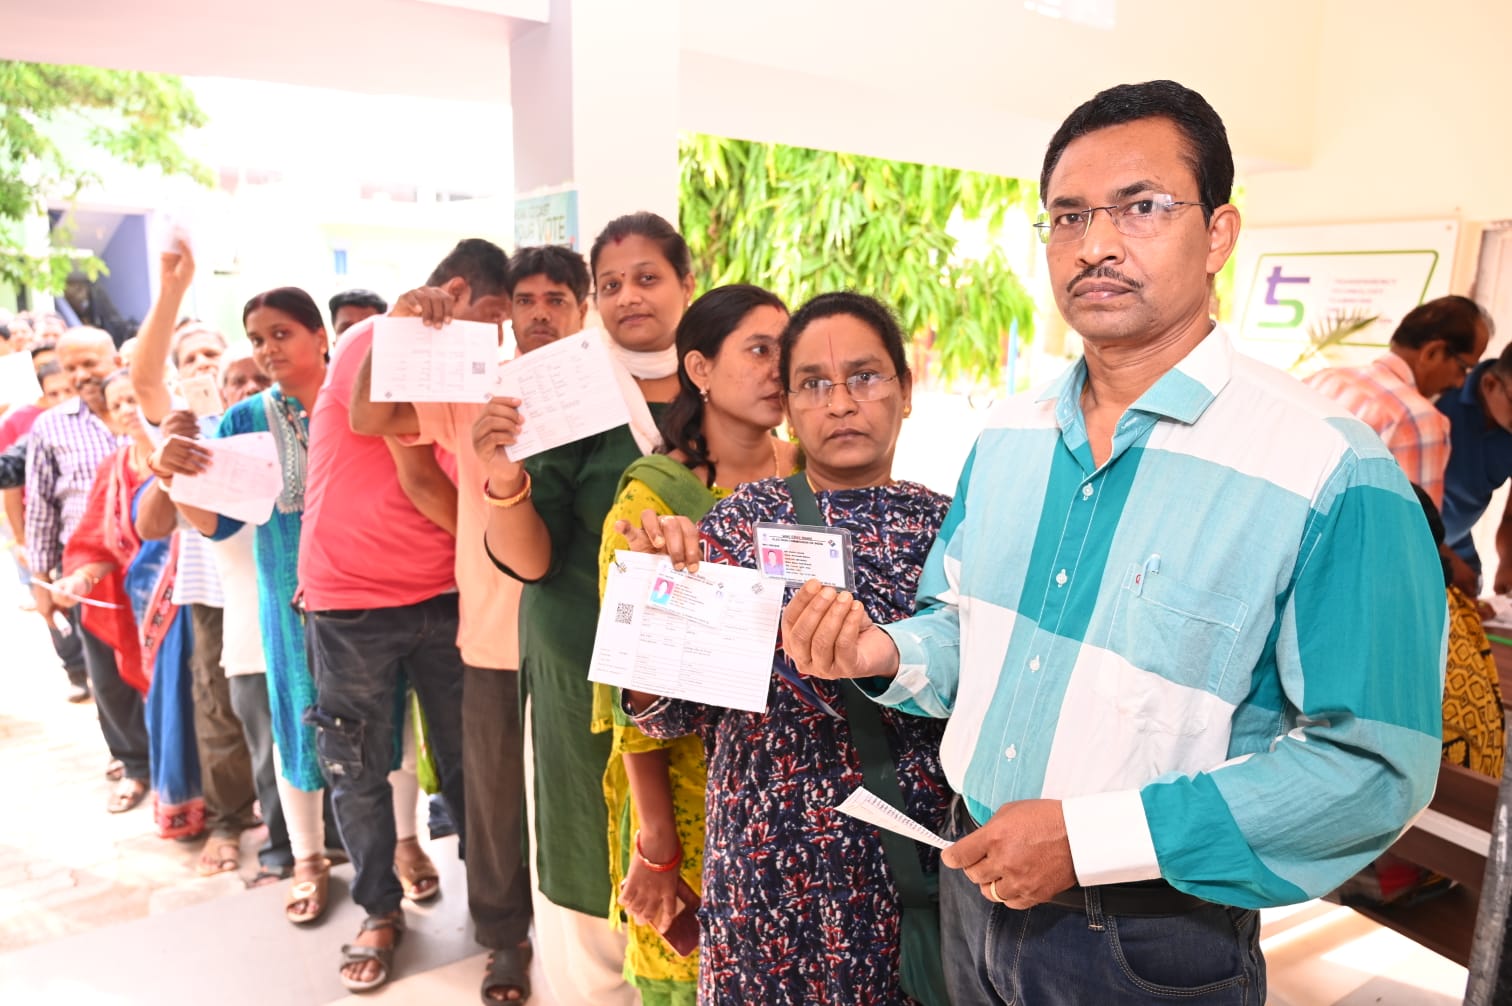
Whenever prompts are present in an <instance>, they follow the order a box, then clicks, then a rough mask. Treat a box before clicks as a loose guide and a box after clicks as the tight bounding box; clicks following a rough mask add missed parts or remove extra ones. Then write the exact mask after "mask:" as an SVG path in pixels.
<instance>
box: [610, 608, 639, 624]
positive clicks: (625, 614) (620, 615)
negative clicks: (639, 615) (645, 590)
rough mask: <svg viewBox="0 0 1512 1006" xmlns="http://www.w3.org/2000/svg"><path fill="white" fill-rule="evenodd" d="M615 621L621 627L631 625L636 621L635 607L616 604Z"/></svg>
mask: <svg viewBox="0 0 1512 1006" xmlns="http://www.w3.org/2000/svg"><path fill="white" fill-rule="evenodd" d="M614 621H615V622H616V623H617V624H619V625H630V624H631V623H632V622H634V621H635V605H633V604H616V605H615V606H614Z"/></svg>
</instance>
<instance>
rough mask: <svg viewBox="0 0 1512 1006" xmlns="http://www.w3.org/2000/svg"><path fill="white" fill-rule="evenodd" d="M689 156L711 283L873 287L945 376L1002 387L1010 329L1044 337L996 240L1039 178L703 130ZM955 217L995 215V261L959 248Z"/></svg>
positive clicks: (686, 163)
mask: <svg viewBox="0 0 1512 1006" xmlns="http://www.w3.org/2000/svg"><path fill="white" fill-rule="evenodd" d="M679 160H680V163H681V170H682V179H681V207H680V210H681V217H682V219H681V225H682V232H683V235H684V236H685V237H686V238H687V240H688V245H689V247H690V249H691V250H692V252H693V261H694V268H695V272H697V274H698V276H699V279H700V281H701V282H702V283H704V284H706V286H707V287H713V286H720V285H723V284H726V283H756V284H759V285H761V286H764V287H767V288H768V289H770V290H772V291H774V292H776V293H777V294H779V295H780V296H781V297H782V298H783V299H784V300H786V301H787V302H788V303H789V304H790V305H792V306H793V307H794V308H796V307H797V306H798V305H799V304H801V303H802V302H803V301H804V300H806V299H808V298H809V297H811V296H813V295H815V294H818V293H824V292H828V291H832V290H845V289H854V290H857V291H860V292H862V293H867V294H871V295H872V296H875V297H877V298H879V299H881V300H883V301H885V302H887V303H888V304H890V305H891V306H892V307H893V309H894V310H896V311H897V313H898V318H899V320H900V321H901V323H902V325H903V330H904V331H905V332H907V333H909V334H911V335H913V336H914V337H924V338H931V337H932V338H933V340H934V341H933V345H934V348H935V349H936V350H938V352H939V359H940V367H941V370H942V372H943V373H944V375H945V377H946V378H947V379H950V378H955V377H965V378H970V379H978V380H982V379H985V380H987V381H989V382H992V383H996V382H997V381H998V380H999V379H1000V376H1001V369H1002V365H1003V358H1004V352H1005V349H1006V346H1007V338H1008V336H1009V333H1010V332H1012V331H1014V330H1015V328H1016V331H1017V334H1018V336H1019V338H1021V339H1027V338H1028V337H1029V336H1030V335H1031V333H1032V324H1033V314H1034V301H1033V299H1032V298H1031V297H1030V295H1029V293H1028V291H1026V290H1025V289H1024V287H1023V285H1022V284H1021V283H1020V282H1019V279H1018V277H1017V276H1016V275H1014V273H1013V270H1012V269H1011V268H1010V266H1009V264H1008V261H1007V259H1006V257H1005V256H1004V255H1003V253H1002V251H1001V250H1000V249H999V248H998V247H997V238H998V237H999V235H1000V234H1001V232H1002V230H1003V224H1004V218H1005V216H1006V214H1007V213H1008V211H1009V210H1011V209H1013V208H1014V207H1017V206H1029V205H1031V204H1032V203H1033V201H1034V199H1035V188H1034V186H1033V184H1032V183H1029V182H1025V181H1020V180H1018V179H1015V178H1003V177H999V176H995V175H984V174H979V173H976V172H971V171H960V170H957V169H954V168H942V167H937V166H933V165H927V164H910V163H904V162H899V161H886V160H881V159H879V158H875V157H860V156H857V155H854V154H841V153H834V152H832V151H825V150H810V149H808V148H805V147H788V146H782V145H778V144H769V143H753V142H750V141H746V140H731V139H726V138H724V137H718V136H707V135H703V134H692V135H685V136H684V137H683V138H682V142H681V150H680V158H679ZM953 217H956V218H959V219H961V220H966V221H978V220H980V221H984V222H985V224H986V228H987V232H988V236H989V247H990V250H989V251H988V252H987V254H986V255H985V257H983V258H981V259H967V258H964V257H962V256H960V255H958V254H957V247H956V246H957V240H956V238H954V237H952V236H951V235H950V234H949V233H948V232H947V230H946V225H947V224H948V223H949V222H950V221H951V220H952V218H953ZM1026 240H1027V239H1026Z"/></svg>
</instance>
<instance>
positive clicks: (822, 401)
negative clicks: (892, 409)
mask: <svg viewBox="0 0 1512 1006" xmlns="http://www.w3.org/2000/svg"><path fill="white" fill-rule="evenodd" d="M897 379H898V375H896V374H893V375H891V376H886V375H883V374H879V373H877V372H876V371H874V370H863V371H861V372H860V373H856V374H852V375H851V376H849V377H847V378H846V379H845V380H844V381H840V382H838V384H843V385H844V386H845V391H846V394H848V395H850V397H851V401H853V402H873V401H876V400H877V399H879V398H881V397H883V396H884V395H886V394H887V391H888V388H887V386H888V384H890V383H891V382H893V381H896V380H897ZM836 387H837V382H835V381H831V380H829V379H828V378H824V377H805V378H804V379H803V380H801V381H799V382H798V387H796V388H789V389H788V401H790V402H792V403H793V405H794V406H796V407H798V408H800V409H818V408H822V407H824V406H826V405H828V404H829V403H830V396H831V395H832V394H834V391H835V388H836Z"/></svg>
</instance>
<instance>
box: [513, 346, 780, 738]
mask: <svg viewBox="0 0 1512 1006" xmlns="http://www.w3.org/2000/svg"><path fill="white" fill-rule="evenodd" d="M536 352H540V350H537V351H536ZM664 563H666V558H665V557H664V556H659V555H647V554H645V553H641V552H630V551H627V550H623V549H622V550H620V551H618V552H616V553H615V563H614V565H612V566H610V567H609V580H608V583H607V584H606V586H605V588H604V603H603V605H602V606H601V607H600V608H599V620H598V631H597V633H596V635H595V637H594V641H593V660H592V662H591V663H590V664H589V665H588V679H589V680H590V681H597V682H600V683H602V684H606V685H614V686H616V687H619V688H633V689H635V690H636V691H641V692H650V693H652V694H653V695H665V696H667V697H668V698H674V699H687V700H689V701H691V702H702V703H704V704H706V705H711V706H725V707H727V708H730V709H744V710H747V711H749V712H756V713H759V712H764V711H765V710H766V703H767V691H768V689H769V688H770V686H771V680H772V654H773V652H774V650H775V648H776V645H777V623H778V621H779V619H780V618H781V617H782V584H781V582H779V581H776V580H769V579H767V578H766V577H764V576H762V575H761V574H760V573H759V572H757V571H756V570H754V569H744V568H741V567H739V566H722V565H719V564H717V563H707V562H706V563H701V564H700V565H699V567H698V573H699V577H700V579H701V580H703V581H705V582H710V583H714V584H717V588H716V589H717V590H719V591H722V592H723V595H724V596H723V597H721V598H719V599H718V601H717V603H718V604H720V605H722V607H720V609H719V610H720V617H719V619H718V624H714V625H709V624H703V623H700V622H698V621H696V620H694V619H692V618H689V617H688V616H687V615H683V614H678V613H677V611H676V610H673V609H670V608H666V607H661V606H658V605H657V604H655V603H653V601H652V600H651V598H652V597H653V596H654V595H671V594H672V592H673V591H674V589H675V585H674V584H673V582H672V580H671V578H670V577H667V576H664V575H662V574H663V572H664V566H663V564H664ZM668 568H669V567H668ZM711 596H712V595H711ZM687 603H693V604H698V603H699V602H698V599H696V598H695V599H693V600H692V601H691V602H687Z"/></svg>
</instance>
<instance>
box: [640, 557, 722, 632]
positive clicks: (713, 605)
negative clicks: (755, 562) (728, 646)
mask: <svg viewBox="0 0 1512 1006" xmlns="http://www.w3.org/2000/svg"><path fill="white" fill-rule="evenodd" d="M698 568H699V570H700V572H697V573H690V572H688V571H686V570H678V569H673V568H672V560H670V559H663V560H662V561H661V563H660V565H658V566H657V567H656V575H655V576H653V577H652V578H651V591H650V593H649V594H647V595H646V606H647V607H650V608H655V609H657V610H659V611H668V612H671V613H672V614H674V615H682V616H683V617H684V618H691V619H693V621H695V622H702V623H703V624H705V625H715V624H718V622H719V620H720V618H721V617H722V616H723V615H724V611H725V602H726V598H725V585H724V580H723V577H721V576H720V575H719V570H720V568H721V567H720V565H719V564H718V563H709V562H705V563H699V566H698ZM703 571H707V573H705V572H703Z"/></svg>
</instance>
